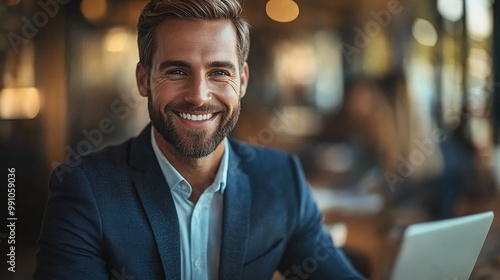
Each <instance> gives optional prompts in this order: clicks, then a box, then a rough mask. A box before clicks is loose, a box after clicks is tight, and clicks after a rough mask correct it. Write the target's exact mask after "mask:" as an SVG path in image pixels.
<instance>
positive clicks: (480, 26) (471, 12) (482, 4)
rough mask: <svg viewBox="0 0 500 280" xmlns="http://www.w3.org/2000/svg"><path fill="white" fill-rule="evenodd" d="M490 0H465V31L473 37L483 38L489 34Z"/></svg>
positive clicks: (491, 20)
mask: <svg viewBox="0 0 500 280" xmlns="http://www.w3.org/2000/svg"><path fill="white" fill-rule="evenodd" d="M491 5H492V3H491V1H490V0H467V1H466V8H467V31H468V32H469V36H470V37H471V38H473V39H477V40H483V39H486V38H489V37H490V36H491V32H492V30H493V17H492V12H491V11H490V7H491Z"/></svg>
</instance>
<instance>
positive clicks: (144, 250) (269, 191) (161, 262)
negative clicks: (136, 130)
mask: <svg viewBox="0 0 500 280" xmlns="http://www.w3.org/2000/svg"><path fill="white" fill-rule="evenodd" d="M150 129H151V126H150V125H149V126H148V127H146V129H144V131H143V132H142V133H141V134H140V135H139V136H138V137H137V138H133V139H131V140H128V141H127V142H125V143H123V144H121V145H119V146H114V147H109V148H106V149H104V150H101V151H99V152H96V153H93V154H90V155H87V156H83V157H81V158H80V159H78V160H76V161H73V162H69V163H66V164H65V165H63V166H60V167H59V169H57V170H56V171H55V172H54V174H53V175H52V176H51V179H50V182H49V187H50V195H49V198H48V202H47V206H46V212H45V216H44V221H43V225H42V229H41V233H40V238H39V251H38V253H37V266H36V271H35V275H34V278H35V279H57V280H63V279H72V280H74V279H86V280H87V279H93V280H96V279H97V280H98V279H169V280H170V279H180V267H181V264H180V245H179V225H178V219H177V214H176V210H175V206H174V202H173V200H172V196H171V194H170V189H169V187H168V185H167V182H166V181H165V178H164V175H163V173H162V172H161V170H160V166H159V164H158V162H157V160H156V157H155V155H154V152H153V149H152V147H151V139H150V137H151V136H150ZM229 148H230V149H231V151H230V157H229V170H228V177H227V184H228V185H227V188H226V190H225V193H224V212H223V231H222V248H221V256H220V260H221V261H220V268H219V269H220V271H219V275H220V279H227V280H235V279H271V278H272V275H273V273H274V272H275V270H277V269H278V270H280V271H281V272H282V273H283V274H284V276H285V277H287V279H328V280H331V279H361V277H360V276H359V274H358V273H357V272H355V271H354V269H353V268H352V266H351V265H350V263H349V262H348V261H347V260H346V258H345V257H344V255H343V253H342V252H341V251H340V250H339V249H338V248H336V247H335V246H334V245H333V244H332V241H331V239H330V237H329V236H328V234H327V233H326V232H325V231H324V230H323V227H322V224H321V214H320V212H319V211H318V209H317V207H316V205H315V203H314V201H313V198H312V196H311V193H310V191H309V188H308V184H307V182H306V179H305V178H304V175H303V173H302V169H301V167H300V165H299V162H298V160H297V158H296V157H294V156H291V155H289V154H286V153H284V152H278V151H275V150H271V149H268V148H258V147H253V146H249V145H246V144H243V143H240V142H237V141H233V140H231V141H230V147H229ZM62 173H64V174H62ZM61 174H62V175H61Z"/></svg>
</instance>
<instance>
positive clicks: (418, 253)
mask: <svg viewBox="0 0 500 280" xmlns="http://www.w3.org/2000/svg"><path fill="white" fill-rule="evenodd" d="M492 221H493V212H484V213H479V214H473V215H468V216H463V217H457V218H451V219H446V220H440V221H432V222H425V223H418V224H413V225H410V226H408V228H406V230H405V234H404V238H403V242H402V245H401V247H400V249H399V253H398V257H397V259H396V262H395V264H394V268H393V272H392V278H391V279H392V280H467V279H469V277H470V275H471V273H472V269H473V268H474V265H475V264H476V260H477V257H478V256H479V252H480V251H481V248H482V247H483V243H484V240H485V239H486V235H487V234H488V231H489V229H490V226H491V223H492Z"/></svg>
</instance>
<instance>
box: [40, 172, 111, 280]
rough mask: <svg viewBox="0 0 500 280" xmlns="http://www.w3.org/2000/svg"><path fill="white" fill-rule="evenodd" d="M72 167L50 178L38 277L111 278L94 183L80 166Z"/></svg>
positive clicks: (41, 238)
mask: <svg viewBox="0 0 500 280" xmlns="http://www.w3.org/2000/svg"><path fill="white" fill-rule="evenodd" d="M66 167H67V166H66ZM64 170H68V169H64ZM69 170H71V172H67V173H66V174H64V176H62V177H60V178H58V176H56V175H55V173H53V174H52V176H51V179H50V181H49V190H50V195H49V199H48V202H47V205H46V209H45V216H44V220H43V224H42V228H41V232H40V238H39V251H38V253H37V264H36V270H35V274H34V279H36V280H44V279H59V280H64V279H96V280H99V279H108V278H109V276H108V273H107V271H106V264H105V261H104V259H103V249H102V246H101V240H102V238H101V236H102V230H101V223H100V218H99V212H98V208H97V204H96V201H95V198H94V195H93V193H92V189H91V187H90V182H89V180H88V179H87V177H86V176H85V174H84V172H83V171H82V170H81V169H80V168H78V167H74V168H73V167H72V168H71V169H69ZM56 172H57V171H56Z"/></svg>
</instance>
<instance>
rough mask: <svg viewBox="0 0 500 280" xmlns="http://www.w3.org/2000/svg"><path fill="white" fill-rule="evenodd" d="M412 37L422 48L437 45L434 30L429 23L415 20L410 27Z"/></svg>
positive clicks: (418, 19) (436, 36) (419, 19)
mask: <svg viewBox="0 0 500 280" xmlns="http://www.w3.org/2000/svg"><path fill="white" fill-rule="evenodd" d="M412 33H413V37H414V38H415V40H417V42H419V43H420V44H422V45H424V46H428V47H433V46H435V45H436V43H437V38H438V35H437V31H436V28H434V26H433V25H432V23H430V22H429V21H427V20H425V19H421V18H417V19H416V20H415V22H414V23H413V27H412Z"/></svg>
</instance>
